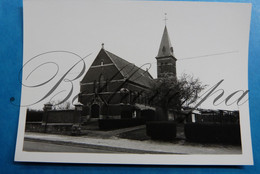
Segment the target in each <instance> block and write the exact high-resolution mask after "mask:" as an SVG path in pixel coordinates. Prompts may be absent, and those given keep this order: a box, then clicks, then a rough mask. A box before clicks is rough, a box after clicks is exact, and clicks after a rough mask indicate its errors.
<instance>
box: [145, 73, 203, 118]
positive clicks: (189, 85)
mask: <svg viewBox="0 0 260 174" xmlns="http://www.w3.org/2000/svg"><path fill="white" fill-rule="evenodd" d="M205 87H206V85H202V83H201V82H200V80H199V79H198V78H194V77H192V76H188V75H186V74H183V75H182V76H181V78H180V79H177V78H176V77H175V76H171V75H168V74H165V75H164V76H163V77H160V78H158V79H156V80H155V83H153V85H152V88H151V90H150V91H149V92H148V93H147V96H148V99H149V103H150V104H151V105H154V106H157V107H160V108H161V109H162V111H163V115H164V116H163V117H164V118H168V110H169V109H172V110H175V111H180V110H181V109H182V108H183V107H188V106H190V105H191V104H193V103H195V102H196V101H197V99H198V97H199V95H198V94H199V93H200V92H201V91H202V90H203V89H204V88H205Z"/></svg>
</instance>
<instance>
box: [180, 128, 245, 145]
mask: <svg viewBox="0 0 260 174" xmlns="http://www.w3.org/2000/svg"><path fill="white" fill-rule="evenodd" d="M184 132H185V136H186V138H187V140H190V141H196V142H214V143H215V142H217V143H218V142H220V143H232V144H240V143H241V136H240V125H239V124H234V123H224V124H223V123H222V124H221V123H186V124H185V127H184Z"/></svg>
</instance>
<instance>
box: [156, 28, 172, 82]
mask: <svg viewBox="0 0 260 174" xmlns="http://www.w3.org/2000/svg"><path fill="white" fill-rule="evenodd" d="M156 59H157V78H160V77H163V76H164V74H168V75H172V76H175V77H176V61H177V59H176V58H175V56H174V52H173V47H172V44H171V41H170V38H169V34H168V30H167V27H166V25H165V28H164V31H163V36H162V40H161V44H160V48H159V51H158V55H157V56H156Z"/></svg>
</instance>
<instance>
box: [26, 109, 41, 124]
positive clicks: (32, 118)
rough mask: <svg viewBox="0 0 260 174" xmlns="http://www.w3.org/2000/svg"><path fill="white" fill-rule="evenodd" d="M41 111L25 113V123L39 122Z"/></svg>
mask: <svg viewBox="0 0 260 174" xmlns="http://www.w3.org/2000/svg"><path fill="white" fill-rule="evenodd" d="M42 118H43V111H27V114H26V122H41V121H42Z"/></svg>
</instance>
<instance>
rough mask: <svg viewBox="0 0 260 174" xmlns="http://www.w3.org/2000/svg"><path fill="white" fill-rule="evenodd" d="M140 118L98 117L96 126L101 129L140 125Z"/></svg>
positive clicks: (141, 122)
mask: <svg viewBox="0 0 260 174" xmlns="http://www.w3.org/2000/svg"><path fill="white" fill-rule="evenodd" d="M142 124H143V121H142V120H141V119H133V118H129V119H128V118H125V119H99V120H98V126H99V128H100V129H101V130H110V129H120V128H126V127H132V126H138V125H142Z"/></svg>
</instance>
